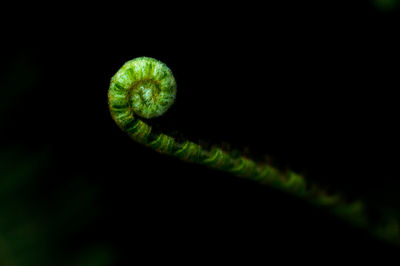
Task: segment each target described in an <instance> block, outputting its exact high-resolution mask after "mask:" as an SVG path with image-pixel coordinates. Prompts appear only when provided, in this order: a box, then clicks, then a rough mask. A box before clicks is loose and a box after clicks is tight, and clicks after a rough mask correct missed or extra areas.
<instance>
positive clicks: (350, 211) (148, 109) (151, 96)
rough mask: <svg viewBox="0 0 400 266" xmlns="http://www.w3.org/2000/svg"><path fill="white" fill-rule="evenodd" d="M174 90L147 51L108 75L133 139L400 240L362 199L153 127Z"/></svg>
mask: <svg viewBox="0 0 400 266" xmlns="http://www.w3.org/2000/svg"><path fill="white" fill-rule="evenodd" d="M176 92H177V86H176V82H175V78H174V76H173V75H172V71H171V70H170V69H169V68H168V67H167V66H166V65H165V64H164V63H162V62H160V61H158V60H156V59H153V58H149V57H139V58H135V59H133V60H130V61H128V62H126V63H125V64H124V65H123V66H122V67H121V69H119V70H118V71H117V73H116V74H115V75H114V76H113V77H112V79H111V83H110V88H109V91H108V101H109V108H110V112H111V116H112V117H113V119H114V120H115V122H116V123H117V125H118V126H119V127H120V128H121V129H122V130H123V131H124V132H126V133H127V134H128V135H129V136H130V137H131V138H132V139H134V140H135V141H137V142H139V143H142V144H143V145H145V146H148V147H150V148H152V149H154V150H156V151H157V152H160V153H163V154H168V155H171V156H175V157H178V158H180V159H182V160H184V161H187V162H192V163H197V164H202V165H205V166H208V167H210V168H213V169H217V170H221V171H225V172H229V173H232V174H234V175H236V176H240V177H243V178H248V179H252V180H255V181H257V182H259V183H262V184H266V185H269V186H272V187H274V188H277V189H280V190H282V191H285V192H287V193H290V194H293V195H296V196H298V197H299V198H302V199H304V200H306V201H308V202H309V203H311V204H313V205H318V206H322V207H325V208H327V209H329V210H330V211H332V213H334V214H336V215H337V216H339V217H341V218H343V219H345V220H347V221H349V222H351V223H352V224H354V225H356V226H359V227H363V228H365V229H367V230H368V231H369V232H370V233H372V234H373V235H376V236H378V237H379V238H382V239H386V240H389V241H391V242H394V243H399V239H400V238H399V232H398V221H397V219H389V220H387V221H384V222H382V223H381V224H379V225H377V224H375V223H371V222H370V219H369V218H368V216H367V214H366V212H365V207H366V206H365V204H364V203H363V202H362V201H355V202H347V201H346V200H345V199H344V198H343V197H342V196H340V195H339V194H334V195H330V194H328V193H326V192H325V191H324V190H323V189H321V188H318V187H317V186H315V185H309V184H307V183H306V180H305V179H304V177H303V176H301V175H299V174H297V173H294V172H290V171H289V172H287V173H283V172H281V171H279V170H277V169H276V168H274V167H273V166H271V165H269V164H266V163H258V162H256V161H254V160H252V159H251V158H246V157H244V156H237V155H232V154H229V153H228V152H225V151H224V150H222V149H220V148H213V149H211V150H208V149H205V148H203V147H201V146H200V145H198V144H196V143H194V142H192V141H189V140H185V141H183V142H179V141H177V140H176V139H175V138H174V137H172V136H169V135H166V134H163V133H159V132H155V131H152V127H151V126H150V125H149V124H148V123H146V122H145V121H144V120H143V118H145V119H149V118H153V117H158V116H161V115H162V114H164V113H165V112H166V111H167V110H168V108H169V107H170V106H171V105H172V104H173V103H174V100H175V96H176Z"/></svg>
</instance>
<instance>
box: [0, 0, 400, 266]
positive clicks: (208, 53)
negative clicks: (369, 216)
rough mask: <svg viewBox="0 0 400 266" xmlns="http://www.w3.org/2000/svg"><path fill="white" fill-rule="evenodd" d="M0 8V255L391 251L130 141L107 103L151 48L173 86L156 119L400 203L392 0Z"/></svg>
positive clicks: (108, 259)
mask: <svg viewBox="0 0 400 266" xmlns="http://www.w3.org/2000/svg"><path fill="white" fill-rule="evenodd" d="M321 2H322V3H321ZM3 13H5V15H6V14H7V13H8V14H12V15H11V16H10V17H12V19H9V18H7V17H6V16H3V18H2V27H3V28H4V31H3V33H4V34H3V35H2V37H1V38H2V46H3V48H2V51H1V72H0V84H1V85H0V86H1V89H0V265H7V266H8V265H11V266H17V265H18V266H22V265H27V266H31V265H32V266H33V265H43V266H44V265H86V266H92V265H93V266H106V265H133V264H134V263H139V262H140V261H143V260H145V261H146V262H147V263H155V262H156V261H162V262H175V263H177V262H184V263H185V264H188V265H191V264H192V262H199V261H203V262H209V261H211V258H213V261H217V260H216V259H215V258H217V259H218V260H219V261H222V262H224V261H227V260H232V259H233V260H235V261H237V260H239V259H245V260H246V264H249V261H248V260H249V259H252V260H255V259H257V260H261V261H263V262H268V261H270V260H272V257H274V256H277V257H279V258H281V259H282V260H285V259H288V257H295V258H296V259H298V260H300V261H301V260H304V261H308V262H310V261H312V260H313V259H314V258H315V257H316V255H317V254H318V255H321V254H322V255H324V256H326V258H329V259H332V258H335V257H341V256H342V255H353V256H354V257H359V256H362V257H364V258H365V257H367V258H368V257H370V256H372V255H374V254H378V253H379V254H382V252H384V253H385V254H394V253H396V252H397V251H398V249H397V248H395V247H393V246H391V245H389V244H387V243H384V242H382V241H379V240H377V239H374V238H372V237H371V236H369V235H368V234H367V233H366V232H364V231H362V230H360V229H358V228H354V227H352V226H349V225H347V224H345V223H344V222H342V221H340V220H337V219H336V218H335V217H332V216H330V215H329V214H328V213H326V212H325V211H323V210H320V209H317V208H316V207H314V206H310V205H308V204H307V203H305V202H303V201H301V200H298V199H296V198H292V197H291V196H288V195H286V194H284V193H282V192H278V191H275V190H273V189H271V188H268V187H263V186H260V185H258V184H256V183H253V182H251V181H248V180H243V179H240V178H237V177H234V176H231V175H229V174H226V173H221V172H218V171H213V170H210V169H207V168H204V167H201V166H197V165H192V164H187V163H184V162H181V161H179V160H177V159H175V158H170V157H166V156H163V155H159V154H157V153H155V152H154V151H152V150H149V149H147V148H145V147H143V146H141V145H140V144H137V143H135V142H134V141H132V140H131V139H129V137H127V136H126V135H125V134H124V133H123V132H122V131H121V130H120V129H119V128H118V127H117V126H116V124H115V122H114V121H113V120H112V119H111V117H110V115H109V111H108V106H107V90H108V85H109V81H110V78H111V77H112V75H113V74H114V73H115V72H116V71H117V70H118V69H119V68H120V67H121V66H122V65H123V63H124V62H125V61H128V60H130V59H133V58H135V57H138V56H149V57H154V58H156V59H159V60H161V61H162V62H164V63H166V64H167V65H168V66H169V67H170V68H171V69H172V71H173V73H174V76H175V78H176V80H177V83H178V94H177V100H176V103H175V104H174V105H173V106H172V107H171V109H170V110H169V111H168V112H167V113H166V114H165V115H164V116H163V117H161V118H157V119H155V120H154V121H152V122H151V123H153V125H154V126H155V127H159V128H163V129H164V130H165V132H167V133H170V134H172V135H174V136H178V137H181V136H185V137H186V138H188V139H190V140H193V141H196V142H197V141H199V142H201V143H202V144H204V145H208V146H210V147H211V146H212V145H220V146H221V145H222V146H223V147H224V148H226V149H227V150H238V151H240V152H242V153H243V154H246V155H248V156H252V157H254V158H256V159H258V160H262V161H265V160H268V161H269V162H271V163H272V164H273V165H275V166H276V167H278V168H279V169H281V170H282V171H285V170H287V169H291V170H294V171H297V172H299V173H301V174H303V175H305V176H306V177H307V180H309V181H310V182H313V183H316V184H319V185H321V186H322V187H324V188H326V189H327V190H328V191H331V192H338V193H342V194H343V195H345V196H346V198H348V199H349V200H352V199H363V200H364V201H365V202H367V203H368V204H369V205H370V206H372V207H373V208H375V209H378V210H381V209H385V210H386V209H388V210H389V211H392V212H393V213H397V212H398V210H399V209H400V200H399V199H400V197H399V195H398V192H397V191H398V187H399V183H400V181H399V178H398V177H399V176H398V159H399V155H398V150H399V141H398V135H399V131H398V129H397V127H396V124H397V121H398V115H397V114H398V97H396V96H395V95H396V90H397V89H398V88H399V76H398V71H399V65H398V64H399V59H400V58H399V47H400V46H399V43H398V40H397V35H398V23H397V21H398V15H399V12H398V1H394V0H391V1H390V0H386V1H383V0H381V1H378V0H376V1H351V2H349V1H281V2H279V1H274V2H272V3H267V4H264V5H261V4H258V5H255V4H251V3H240V2H239V3H236V4H234V3H226V4H225V5H223V4H220V5H219V6H216V4H215V3H214V4H213V3H207V2H202V3H194V4H185V3H181V4H179V5H172V4H171V3H165V2H164V4H161V5H159V4H155V3H154V4H150V5H148V6H146V5H145V6H142V5H139V4H138V3H134V4H131V5H122V4H120V5H118V4H116V3H113V4H103V5H101V6H100V5H99V4H97V5H95V6H91V7H83V6H77V7H72V6H61V5H60V6H57V7H56V6H54V7H51V8H49V7H48V6H43V7H41V6H40V7H38V6H35V9H33V8H32V9H31V8H29V7H26V6H25V8H24V10H21V9H20V8H18V7H15V9H13V10H11V9H10V10H3ZM286 255H290V256H286Z"/></svg>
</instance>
